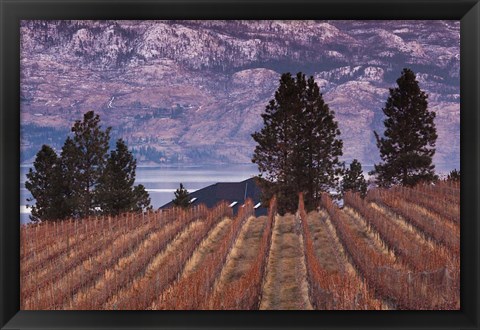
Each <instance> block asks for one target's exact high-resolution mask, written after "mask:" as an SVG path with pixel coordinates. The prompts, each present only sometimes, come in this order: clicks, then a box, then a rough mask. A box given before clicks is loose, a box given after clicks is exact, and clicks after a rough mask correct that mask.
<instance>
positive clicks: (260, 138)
mask: <svg viewBox="0 0 480 330" xmlns="http://www.w3.org/2000/svg"><path fill="white" fill-rule="evenodd" d="M262 118H263V123H264V126H263V128H262V129H261V130H260V131H259V132H255V133H254V134H253V135H252V137H253V139H254V140H255V142H257V145H256V147H255V151H254V155H253V158H252V162H253V163H256V164H257V166H258V169H259V171H260V176H259V177H260V179H261V180H260V181H259V182H261V188H262V192H263V194H268V195H273V194H275V195H277V200H278V212H279V213H280V214H283V213H285V212H294V211H295V210H296V207H297V203H298V201H297V196H298V192H300V191H303V192H304V193H305V204H306V207H307V209H309V210H310V209H312V208H314V207H315V206H316V204H317V202H318V198H319V197H320V193H321V192H325V191H328V190H329V189H331V188H336V187H337V183H338V182H337V181H338V179H337V176H338V175H339V174H340V173H341V162H340V161H339V159H338V157H339V156H341V155H342V146H343V144H342V141H341V140H340V139H339V138H338V136H339V135H340V131H339V129H338V125H337V123H336V122H335V120H334V112H333V111H330V109H329V107H328V105H327V104H326V103H325V102H324V100H323V97H322V94H321V93H320V90H319V88H318V85H317V84H316V83H315V81H314V79H313V77H310V78H309V79H308V81H307V80H306V79H305V75H304V74H302V73H301V72H299V73H298V74H297V76H296V77H295V78H294V77H292V76H291V74H290V73H285V74H283V75H282V76H281V78H280V85H279V87H278V89H277V91H276V92H275V97H274V99H273V100H271V101H270V102H269V104H268V105H267V107H266V109H265V113H263V114H262Z"/></svg>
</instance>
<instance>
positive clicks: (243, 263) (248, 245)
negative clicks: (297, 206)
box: [216, 216, 267, 292]
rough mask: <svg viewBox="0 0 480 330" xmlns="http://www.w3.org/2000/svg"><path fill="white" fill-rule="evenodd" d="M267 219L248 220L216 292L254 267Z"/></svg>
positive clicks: (252, 218)
mask: <svg viewBox="0 0 480 330" xmlns="http://www.w3.org/2000/svg"><path fill="white" fill-rule="evenodd" d="M266 220H267V217H266V216H262V217H259V218H254V217H251V218H250V219H248V220H247V222H246V223H245V225H244V226H243V228H242V231H241V232H240V235H239V238H238V239H237V241H236V242H235V245H234V246H233V248H232V250H231V252H230V254H229V256H228V258H227V262H226V264H225V267H224V268H223V270H222V273H221V275H220V277H219V279H218V283H217V284H216V291H220V292H221V290H222V288H223V287H224V286H225V285H228V284H230V283H231V282H234V281H236V280H238V279H239V278H241V277H242V275H244V274H245V273H246V272H247V271H248V270H249V269H250V267H251V266H252V263H253V261H255V258H256V256H257V253H258V248H259V246H260V241H261V238H262V234H263V231H264V229H265V223H266Z"/></svg>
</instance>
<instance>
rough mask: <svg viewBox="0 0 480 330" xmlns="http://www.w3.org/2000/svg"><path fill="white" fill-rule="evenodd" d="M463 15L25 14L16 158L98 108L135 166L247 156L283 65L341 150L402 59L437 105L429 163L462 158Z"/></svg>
mask: <svg viewBox="0 0 480 330" xmlns="http://www.w3.org/2000/svg"><path fill="white" fill-rule="evenodd" d="M459 36H460V24H459V22H453V21H393V22H392V21H388V22H383V21H315V22H314V21H22V24H21V113H22V161H26V162H28V161H31V160H32V157H33V156H34V155H35V153H36V151H38V149H39V148H40V145H41V144H42V143H49V144H52V145H53V146H55V147H56V148H57V149H58V148H60V147H61V143H62V141H63V139H64V137H65V134H66V133H67V132H68V129H69V127H70V125H71V123H72V122H73V121H74V120H76V119H79V118H81V116H82V114H83V113H84V112H85V111H87V110H95V111H96V112H98V113H100V115H101V118H102V120H103V121H104V123H105V124H106V125H111V126H113V129H114V131H113V134H114V135H115V137H119V136H122V137H123V138H125V139H126V140H127V142H128V144H129V145H130V146H131V147H133V148H134V151H135V152H136V154H137V158H138V159H139V161H140V162H142V163H165V164H175V163H181V164H193V163H232V162H233V163H245V162H249V161H250V156H251V153H252V152H253V148H254V142H253V140H252V139H251V137H250V134H251V133H253V132H254V131H256V130H258V129H259V128H260V127H261V125H262V120H261V117H260V114H261V113H262V111H263V110H264V108H265V105H266V104H267V102H268V101H269V100H270V99H271V98H272V96H273V93H274V91H275V90H276V88H277V85H278V79H279V77H280V74H281V73H283V72H286V71H290V72H292V73H296V72H298V71H303V72H305V73H307V74H309V75H314V76H315V78H316V81H317V82H318V83H319V85H320V86H321V89H322V92H323V93H324V97H325V99H326V100H327V102H328V103H329V104H330V107H331V108H332V109H333V110H335V112H336V117H337V120H338V121H339V124H340V128H341V130H342V136H343V140H344V145H345V148H344V158H345V159H346V160H349V159H352V158H359V159H360V160H361V161H362V162H364V163H366V164H371V163H372V162H373V161H375V160H376V159H377V157H378V156H377V155H378V151H377V150H376V146H375V143H374V140H373V133H372V131H373V130H374V129H375V130H377V131H382V111H381V109H382V106H383V104H384V102H385V100H386V97H387V95H388V88H389V87H393V86H394V84H395V79H396V78H397V77H398V76H399V75H400V72H401V70H402V68H404V67H409V68H412V69H413V70H414V71H416V72H417V73H418V80H419V82H420V84H421V87H422V88H423V89H424V90H426V92H427V93H428V94H429V105H430V108H431V109H433V110H435V111H436V112H437V119H436V124H437V130H438V134H439V138H438V141H437V155H436V158H435V160H436V162H437V163H438V164H439V165H440V164H445V163H448V164H454V165H456V164H458V162H459V152H460V148H459V143H460V138H459V127H460V106H459V99H460V96H459V93H460V92H459V71H460V70H459V63H460V57H459V52H460V49H459V44H460V37H459Z"/></svg>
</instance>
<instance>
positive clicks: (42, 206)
mask: <svg viewBox="0 0 480 330" xmlns="http://www.w3.org/2000/svg"><path fill="white" fill-rule="evenodd" d="M25 188H27V189H28V190H29V191H30V193H31V194H32V198H29V199H27V201H28V202H31V201H35V204H34V205H28V206H29V207H31V209H32V211H31V215H30V220H32V221H34V222H37V221H40V220H42V221H51V220H61V219H63V218H64V217H65V216H66V215H65V214H64V213H63V210H62V208H61V207H59V206H60V205H61V204H62V203H63V196H62V173H61V167H60V162H59V158H58V156H57V154H56V153H55V151H54V150H53V149H52V148H51V147H49V146H47V145H43V146H42V148H41V149H40V151H39V152H38V153H37V155H36V157H35V161H34V163H33V169H32V168H30V169H29V171H28V173H27V181H26V182H25Z"/></svg>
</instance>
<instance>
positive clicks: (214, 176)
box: [20, 164, 459, 223]
mask: <svg viewBox="0 0 480 330" xmlns="http://www.w3.org/2000/svg"><path fill="white" fill-rule="evenodd" d="M28 168H29V166H24V167H23V166H22V167H21V168H20V171H21V179H20V204H21V205H20V222H21V223H25V222H28V221H29V220H28V219H29V218H28V217H29V210H28V209H27V207H26V205H27V198H29V197H30V196H31V195H30V193H29V192H28V191H27V189H25V180H26V176H25V175H26V173H27V172H28ZM454 168H459V166H458V165H457V166H455V164H437V174H441V173H443V174H445V173H448V172H449V171H450V170H452V169H454ZM372 169H373V166H372V165H364V166H363V170H364V174H367V172H368V171H370V170H372ZM257 174H258V170H257V167H256V165H254V164H244V165H208V166H191V167H140V166H139V167H137V177H136V184H143V185H144V186H145V187H146V189H147V191H148V192H149V194H150V199H151V202H152V205H153V207H154V208H159V207H160V206H162V205H164V204H166V203H168V202H170V201H171V200H172V199H173V198H174V195H173V193H174V191H175V190H176V189H177V188H178V187H179V185H180V183H183V185H184V187H185V188H186V189H187V190H188V191H189V192H194V191H196V190H198V189H201V188H204V187H206V186H209V185H211V184H214V183H217V182H239V181H243V180H246V179H248V178H250V177H252V176H254V175H257ZM365 176H366V177H368V175H365Z"/></svg>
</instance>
